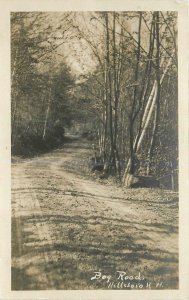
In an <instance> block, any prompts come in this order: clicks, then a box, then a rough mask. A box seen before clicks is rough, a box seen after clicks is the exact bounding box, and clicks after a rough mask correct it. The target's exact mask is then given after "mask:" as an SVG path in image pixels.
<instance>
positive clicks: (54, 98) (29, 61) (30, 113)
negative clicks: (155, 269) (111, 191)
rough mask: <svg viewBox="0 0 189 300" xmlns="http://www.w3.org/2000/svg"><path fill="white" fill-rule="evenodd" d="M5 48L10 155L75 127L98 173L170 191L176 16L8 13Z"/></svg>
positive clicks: (174, 161) (46, 145)
mask: <svg viewBox="0 0 189 300" xmlns="http://www.w3.org/2000/svg"><path fill="white" fill-rule="evenodd" d="M11 48H12V51H11V85H12V87H11V93H12V97H11V99H12V100H11V101H12V106H11V110H12V111H11V118H12V153H16V154H19V155H26V156H27V155H29V154H32V153H33V152H36V153H38V152H40V149H41V150H44V149H45V150H48V149H51V148H52V147H57V146H58V145H60V144H61V143H62V141H63V140H64V129H65V128H72V126H74V124H80V125H81V127H80V128H83V129H82V131H83V132H80V134H82V133H84V131H85V132H87V131H91V130H92V136H93V143H94V144H95V149H96V150H95V151H96V155H97V156H98V158H99V163H101V164H102V165H103V171H102V173H103V174H104V175H106V176H109V175H112V176H114V177H116V178H117V180H119V181H120V182H122V184H123V185H125V186H127V187H130V186H131V185H132V184H133V183H135V184H136V182H140V181H143V179H144V178H145V179H146V178H147V179H148V180H147V181H148V182H150V181H151V182H152V181H153V183H154V184H155V185H156V184H157V182H160V184H161V186H162V187H163V188H171V189H177V188H178V116H177V110H178V100H177V98H178V95H177V94H178V93H177V60H178V59H177V14H176V12H170V11H169V12H158V11H154V12H142V11H140V12H115V11H112V12H108V11H107V12H70V13H37V12H36V13H32V12H30V13H12V16H11ZM91 156H93V150H92V149H91Z"/></svg>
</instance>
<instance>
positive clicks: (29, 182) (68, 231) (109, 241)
mask: <svg viewBox="0 0 189 300" xmlns="http://www.w3.org/2000/svg"><path fill="white" fill-rule="evenodd" d="M88 153H89V146H88V144H87V142H86V141H84V140H81V141H80V142H79V141H77V140H73V141H72V142H70V143H69V144H67V145H66V146H65V147H64V148H62V149H59V150H56V151H52V152H50V153H48V154H44V155H41V156H39V157H36V158H32V159H29V160H17V161H15V162H14V163H13V164H12V289H13V290H40V289H108V288H109V289H113V288H114V289H116V288H124V289H130V288H132V289H138V288H144V289H146V288H148V289H158V288H160V289H168V288H172V289H176V288H178V278H177V276H178V255H177V254H178V228H177V223H178V195H177V193H174V192H171V191H163V190H157V189H135V190H134V189H132V190H126V189H123V188H121V187H116V186H115V185H112V184H111V183H109V182H103V183H101V182H98V181H94V180H93V179H92V178H91V179H90V177H89V176H87V175H86V174H84V173H83V174H82V172H83V170H84V167H83V166H84V164H83V163H82V162H84V161H85V159H86V157H87V156H88ZM82 168H83V169H82ZM118 271H123V272H125V273H126V274H125V275H128V276H129V277H130V278H129V279H128V278H126V277H121V278H119V279H118V277H119V272H118ZM94 272H99V273H94ZM139 272H140V273H139ZM101 275H106V277H105V276H104V277H101ZM131 276H133V277H135V276H138V277H136V278H135V279H133V278H132V277H131ZM93 277H95V279H93V280H91V278H93ZM139 277H140V278H139ZM97 278H98V279H97ZM118 282H120V284H121V282H123V283H124V284H125V285H124V286H123V283H122V286H121V285H118V286H116V284H117V283H118ZM113 283H114V285H113ZM139 284H142V285H140V287H139Z"/></svg>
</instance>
